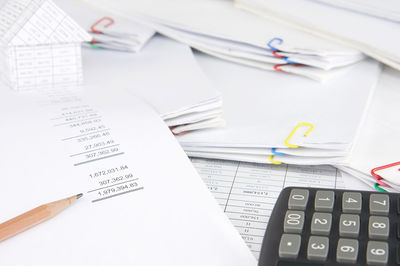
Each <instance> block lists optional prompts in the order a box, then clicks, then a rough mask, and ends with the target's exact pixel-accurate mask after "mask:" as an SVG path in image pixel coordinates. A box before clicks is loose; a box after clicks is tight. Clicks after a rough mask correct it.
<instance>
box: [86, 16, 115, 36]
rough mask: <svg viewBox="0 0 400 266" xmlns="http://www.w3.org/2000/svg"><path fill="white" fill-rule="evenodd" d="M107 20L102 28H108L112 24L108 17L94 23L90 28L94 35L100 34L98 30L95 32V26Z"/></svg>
mask: <svg viewBox="0 0 400 266" xmlns="http://www.w3.org/2000/svg"><path fill="white" fill-rule="evenodd" d="M105 20H108V23H107V24H105V25H104V26H103V28H108V27H109V26H111V25H112V24H114V20H113V19H112V18H110V17H102V18H101V19H99V20H98V21H96V22H95V23H94V24H93V25H92V26H91V27H90V30H91V31H92V32H94V33H102V32H101V31H100V30H96V26H97V25H99V24H100V23H101V22H103V21H105Z"/></svg>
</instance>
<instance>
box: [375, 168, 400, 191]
mask: <svg viewBox="0 0 400 266" xmlns="http://www.w3.org/2000/svg"><path fill="white" fill-rule="evenodd" d="M397 165H399V166H400V162H395V163H391V164H387V165H383V166H379V167H375V168H374V169H372V170H371V175H372V176H373V177H375V179H376V180H377V182H378V180H381V179H383V177H381V176H380V175H378V174H377V173H376V171H380V170H383V169H387V168H391V167H395V166H397ZM397 170H398V171H400V168H399V169H397ZM380 182H382V181H380ZM385 185H386V186H388V185H387V184H386V183H385Z"/></svg>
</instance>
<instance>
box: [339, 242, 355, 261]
mask: <svg viewBox="0 0 400 266" xmlns="http://www.w3.org/2000/svg"><path fill="white" fill-rule="evenodd" d="M357 256H358V241H357V240H355V239H345V238H340V239H339V241H338V245H337V250H336V260H337V261H338V262H343V263H356V262H357Z"/></svg>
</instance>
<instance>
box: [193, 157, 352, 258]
mask: <svg viewBox="0 0 400 266" xmlns="http://www.w3.org/2000/svg"><path fill="white" fill-rule="evenodd" d="M191 161H192V163H193V165H194V166H195V168H196V169H197V171H198V172H199V174H200V176H201V177H202V179H203V181H204V182H205V183H206V184H207V186H208V189H209V190H210V191H211V192H212V194H213V195H214V197H215V198H216V199H217V201H218V203H219V205H220V206H221V208H222V209H223V210H224V212H225V214H226V215H227V216H228V217H229V219H230V220H231V222H232V223H233V225H234V226H235V227H236V229H237V230H238V231H239V233H240V234H241V236H242V238H243V239H244V241H245V242H246V243H247V245H248V247H249V248H250V250H251V251H252V252H253V254H254V256H255V257H256V258H257V259H258V258H259V256H260V250H261V244H262V240H263V238H264V233H265V229H266V227H267V224H268V220H269V217H270V215H271V212H272V209H273V207H274V205H275V202H276V200H277V198H278V196H279V193H280V191H281V190H282V189H283V188H285V187H288V186H301V187H321V188H338V189H339V188H340V189H343V188H345V185H344V183H343V180H342V178H341V175H340V173H339V172H338V170H337V169H336V168H334V167H331V166H298V165H283V164H282V165H266V164H256V163H246V162H238V161H222V160H211V159H200V158H191Z"/></svg>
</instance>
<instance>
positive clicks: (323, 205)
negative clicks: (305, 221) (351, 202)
mask: <svg viewBox="0 0 400 266" xmlns="http://www.w3.org/2000/svg"><path fill="white" fill-rule="evenodd" d="M334 201H335V193H333V191H326V190H318V191H317V193H316V194H315V203H314V209H315V210H316V211H324V212H331V211H332V210H333V204H334Z"/></svg>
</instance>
